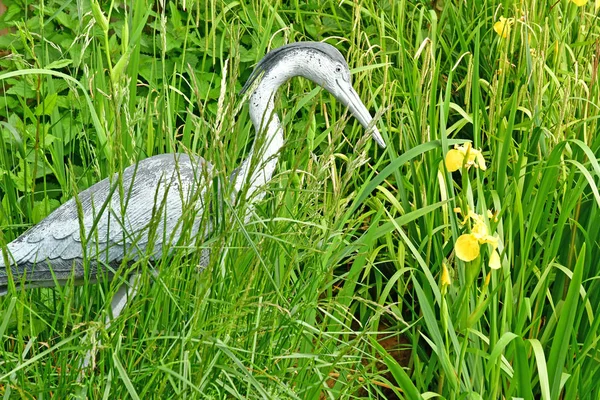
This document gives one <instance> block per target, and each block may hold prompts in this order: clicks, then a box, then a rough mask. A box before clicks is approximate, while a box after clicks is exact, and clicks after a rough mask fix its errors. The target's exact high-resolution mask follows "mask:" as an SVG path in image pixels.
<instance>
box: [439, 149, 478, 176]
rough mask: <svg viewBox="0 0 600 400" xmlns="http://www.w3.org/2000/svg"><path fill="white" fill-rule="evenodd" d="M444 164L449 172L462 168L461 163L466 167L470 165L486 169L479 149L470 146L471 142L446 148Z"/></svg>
mask: <svg viewBox="0 0 600 400" xmlns="http://www.w3.org/2000/svg"><path fill="white" fill-rule="evenodd" d="M445 164H446V168H447V169H448V171H450V172H454V171H458V170H459V169H461V168H462V166H463V164H464V166H465V168H467V169H469V168H470V167H471V166H473V167H475V168H481V170H482V171H485V170H486V169H487V167H486V165H485V159H484V158H483V154H481V150H477V149H474V148H473V147H472V146H471V143H467V144H465V145H463V146H458V145H457V146H454V148H453V149H451V150H448V153H446V159H445Z"/></svg>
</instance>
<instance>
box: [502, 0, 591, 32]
mask: <svg viewBox="0 0 600 400" xmlns="http://www.w3.org/2000/svg"><path fill="white" fill-rule="evenodd" d="M572 1H573V0H572ZM579 1H581V0H579ZM586 1H587V0H586ZM513 23H514V20H513V19H512V18H504V17H500V20H499V21H497V22H496V23H495V24H494V31H495V32H496V33H497V34H498V35H500V37H502V38H504V39H506V38H508V37H509V36H510V28H511V27H512V24H513Z"/></svg>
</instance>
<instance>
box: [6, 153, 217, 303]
mask: <svg viewBox="0 0 600 400" xmlns="http://www.w3.org/2000/svg"><path fill="white" fill-rule="evenodd" d="M211 173H212V166H211V164H210V163H208V162H206V161H205V160H204V159H202V158H200V157H194V158H192V157H190V156H188V155H187V154H161V155H157V156H154V157H150V158H147V159H145V160H142V161H140V162H139V163H137V164H134V165H132V166H130V167H128V168H126V169H125V170H124V171H123V174H122V175H121V176H119V175H114V176H112V177H109V178H106V179H104V180H102V181H100V182H98V183H97V184H95V185H93V186H91V187H90V188H88V189H86V190H84V191H82V192H81V193H79V195H78V196H77V201H78V202H79V204H80V206H81V211H78V205H77V202H76V200H75V198H73V199H70V200H69V201H67V202H65V203H64V204H63V205H61V206H60V207H59V208H58V209H56V210H55V211H54V212H52V213H51V214H50V215H49V216H48V217H47V218H46V219H44V220H43V221H41V222H40V223H39V224H37V225H35V226H34V227H32V228H31V229H29V230H28V231H27V232H25V233H24V234H23V235H21V236H20V237H19V238H17V239H16V240H14V241H13V242H11V243H9V244H8V246H7V250H8V252H7V253H8V254H7V255H8V259H9V260H10V262H11V265H12V266H13V267H12V275H13V277H14V279H15V283H16V284H17V287H18V286H19V284H20V283H21V282H20V280H21V278H22V277H23V275H25V279H26V281H25V282H24V283H25V287H36V286H54V285H55V279H56V280H57V281H58V283H63V282H65V281H66V280H67V279H70V278H74V279H75V281H81V280H82V279H83V277H84V265H83V260H84V254H83V253H84V251H83V242H82V239H83V240H85V242H86V246H85V250H86V251H85V252H86V254H85V257H86V258H87V259H88V260H89V275H88V277H87V278H88V279H89V280H90V281H92V282H93V281H95V280H96V278H97V273H98V272H99V267H100V272H101V273H105V274H107V278H109V279H110V277H111V276H112V275H113V273H114V270H116V269H117V268H118V267H119V266H120V264H121V263H122V262H123V261H124V260H125V261H136V260H137V259H138V258H139V257H141V256H149V257H150V258H154V259H157V258H160V257H161V255H162V251H163V247H164V245H169V244H176V243H177V242H178V240H179V237H180V236H181V228H182V226H183V218H182V214H183V213H184V211H185V212H187V213H193V214H195V215H194V216H192V219H193V223H192V224H191V225H192V227H193V228H192V232H191V235H193V236H195V235H196V234H197V232H198V230H199V227H200V225H201V222H202V221H201V218H202V216H203V215H202V209H203V203H204V200H205V196H206V192H207V189H208V186H209V185H210V184H211V182H212V179H211ZM79 213H81V216H82V219H81V224H80V218H79ZM81 225H82V226H83V227H84V228H85V231H84V235H83V238H82V234H81V228H80V226H81ZM7 285H8V271H7V269H6V267H5V265H4V261H3V260H2V259H0V295H2V294H5V293H6V291H7V288H8V286H7Z"/></svg>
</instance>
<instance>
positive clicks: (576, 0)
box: [571, 0, 588, 7]
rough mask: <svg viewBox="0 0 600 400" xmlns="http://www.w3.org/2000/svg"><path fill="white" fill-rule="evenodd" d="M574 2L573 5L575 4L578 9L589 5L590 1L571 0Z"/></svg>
mask: <svg viewBox="0 0 600 400" xmlns="http://www.w3.org/2000/svg"><path fill="white" fill-rule="evenodd" d="M571 1H572V2H573V4H575V5H576V6H577V7H583V6H585V5H586V4H587V2H588V0H571Z"/></svg>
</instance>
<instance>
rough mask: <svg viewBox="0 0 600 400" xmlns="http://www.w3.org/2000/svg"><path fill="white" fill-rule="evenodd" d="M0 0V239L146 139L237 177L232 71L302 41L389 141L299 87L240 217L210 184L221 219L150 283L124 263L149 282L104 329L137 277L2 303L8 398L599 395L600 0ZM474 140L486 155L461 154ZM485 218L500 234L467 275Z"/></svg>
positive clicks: (2, 369) (143, 152)
mask: <svg viewBox="0 0 600 400" xmlns="http://www.w3.org/2000/svg"><path fill="white" fill-rule="evenodd" d="M3 2H4V4H5V5H6V6H7V7H8V11H7V12H6V13H5V14H4V15H3V16H2V17H0V30H1V29H3V28H9V29H10V34H6V35H2V36H0V54H1V55H2V56H1V57H0V70H1V71H2V72H0V93H1V95H0V135H1V140H0V198H1V207H0V233H1V234H0V242H2V244H4V243H6V242H9V241H10V240H13V239H15V238H16V237H17V236H18V235H19V234H20V233H22V232H23V231H24V230H25V229H27V227H29V226H31V225H32V224H35V223H37V222H39V221H40V220H41V219H42V218H43V217H44V216H46V215H47V214H48V213H49V212H51V211H52V210H53V209H55V208H56V207H57V206H58V205H59V204H60V203H63V202H64V201H66V200H67V199H69V198H71V197H72V196H73V195H74V194H75V193H78V192H79V191H80V190H82V189H84V188H86V187H89V186H90V185H92V184H94V183H95V182H97V181H99V180H100V179H102V178H104V177H106V176H108V175H110V174H111V173H113V172H116V171H121V170H122V169H124V168H125V167H127V166H128V165H130V164H132V163H134V162H135V161H137V160H139V159H142V158H145V157H148V156H152V155H155V154H160V153H164V152H174V151H182V152H191V153H194V154H199V155H201V156H202V157H204V158H205V159H207V160H209V161H210V162H211V163H212V164H213V165H214V166H215V169H216V171H218V175H217V177H216V178H215V179H216V181H225V180H226V179H227V177H229V176H230V174H231V173H232V171H233V169H234V168H235V167H237V166H238V165H239V163H240V161H241V159H242V158H243V157H244V156H245V155H246V154H247V152H248V143H249V142H250V141H251V140H252V139H253V137H254V132H253V130H252V129H251V124H250V121H249V118H248V116H247V111H246V110H247V109H246V108H244V107H242V104H241V102H240V100H241V99H240V98H239V96H238V93H239V90H240V89H241V85H242V84H243V83H244V81H245V79H246V78H247V77H248V75H249V74H250V72H251V70H252V67H253V65H254V64H255V63H256V62H257V61H258V60H259V59H260V58H261V57H262V56H263V55H264V54H265V53H266V52H267V51H268V50H269V49H271V48H274V47H277V46H280V45H282V44H284V43H286V42H291V41H298V40H324V39H327V41H328V42H329V43H332V44H335V45H336V46H337V47H338V48H339V49H340V50H341V51H342V52H343V53H344V54H345V55H346V57H347V59H348V60H349V63H350V66H351V68H353V70H354V75H353V81H354V85H355V87H356V89H357V91H358V92H359V94H360V96H361V98H362V99H363V100H364V101H365V103H366V104H367V106H368V107H369V108H370V109H371V110H372V112H374V113H377V116H378V118H379V119H378V120H379V123H378V126H379V127H380V129H381V130H382V131H383V134H384V136H385V137H386V138H387V140H388V144H389V146H388V148H387V149H386V150H385V151H381V150H379V149H377V148H376V146H374V144H373V143H372V141H370V140H368V139H367V138H366V136H365V135H364V131H363V130H362V129H361V128H360V127H359V125H358V123H356V122H355V121H353V120H348V121H346V118H345V117H346V111H345V110H344V109H343V108H342V107H341V106H340V105H338V104H336V103H335V100H334V99H333V97H332V96H330V95H328V94H327V93H325V92H323V91H320V90H318V89H315V86H314V85H313V84H311V83H310V82H308V81H306V80H303V79H296V80H294V81H292V82H291V83H290V84H289V86H288V87H286V88H285V89H284V90H282V93H281V94H280V95H281V96H280V99H279V101H278V110H279V112H280V114H281V115H282V120H283V121H284V125H285V131H286V146H285V147H284V149H283V150H282V153H281V156H280V161H279V164H278V169H277V174H276V176H275V178H274V180H273V181H272V182H271V183H270V184H269V186H268V188H267V189H266V190H267V196H266V197H265V199H264V200H263V201H262V202H260V204H258V207H257V210H256V215H254V216H253V218H252V219H251V220H250V222H249V223H248V224H244V223H243V222H242V221H243V220H244V215H245V214H244V210H243V209H238V208H234V207H232V206H231V203H230V202H229V201H228V200H227V196H224V195H223V194H222V193H215V194H214V198H213V202H214V204H215V205H218V207H217V206H215V207H213V208H212V210H213V211H214V213H218V215H217V216H216V217H215V221H216V223H215V227H214V231H215V233H214V234H213V235H212V236H211V237H210V238H208V239H207V241H206V242H204V243H198V242H196V241H195V240H194V239H193V238H189V237H188V238H183V239H182V241H181V242H180V243H177V244H174V246H173V251H172V253H171V254H170V255H168V256H165V257H164V258H163V259H162V260H160V261H159V262H158V263H157V265H156V268H157V270H158V271H159V273H158V276H157V277H154V276H153V275H152V274H151V272H150V267H151V265H150V262H149V260H140V261H139V262H137V263H135V265H134V266H131V268H139V269H141V270H142V271H143V274H142V282H141V286H140V288H141V289H140V294H139V295H138V296H137V297H136V298H135V300H134V301H132V303H131V304H130V305H129V306H128V307H127V308H126V310H125V311H124V313H123V314H122V315H121V316H120V317H119V318H117V320H115V321H114V322H113V323H112V324H111V325H110V326H109V327H107V326H106V325H105V324H104V320H105V317H106V315H107V312H108V307H109V304H110V298H111V296H112V294H113V293H114V292H115V291H116V290H117V288H118V286H119V285H120V284H121V283H122V281H123V279H124V277H125V275H126V272H127V271H129V269H128V268H130V267H129V266H126V265H124V266H123V269H122V271H120V273H119V275H118V276H117V279H115V281H113V282H112V283H111V282H100V284H98V285H95V284H89V283H88V284H85V285H83V286H73V285H71V284H67V285H66V286H65V287H60V288H56V289H33V290H29V291H26V292H17V293H16V294H15V295H10V294H9V295H7V296H4V297H2V298H0V337H1V340H0V343H2V344H1V345H0V353H1V357H0V360H1V361H0V394H1V395H3V396H4V398H13V397H14V398H31V397H36V398H42V397H49V396H52V397H55V398H67V397H68V396H69V395H72V394H74V393H79V395H80V396H82V397H86V396H87V397H90V398H100V397H103V398H144V397H151V398H276V399H279V398H282V399H288V398H289V399H313V398H331V399H333V398H394V396H395V397H397V398H407V399H413V398H418V397H421V398H435V397H440V398H446V399H470V398H473V399H475V398H507V399H508V398H524V399H538V398H542V399H552V400H554V399H559V398H569V399H575V398H581V399H584V398H598V396H600V383H599V382H600V381H599V380H598V379H597V377H598V375H599V373H600V363H599V362H598V358H599V356H600V354H599V353H598V350H597V348H598V341H599V338H600V335H599V332H598V328H599V324H600V318H599V317H600V314H599V313H598V310H599V309H600V290H598V289H599V287H598V286H599V285H600V280H599V279H598V276H599V270H598V265H597V260H599V259H600V224H598V223H597V221H598V220H599V219H600V193H599V190H598V187H599V185H600V162H599V160H598V159H599V157H600V135H597V134H596V133H597V132H598V118H597V115H598V108H599V106H600V100H599V97H600V96H599V95H600V89H599V85H598V82H597V72H598V60H597V59H598V57H597V54H598V45H597V42H598V37H599V35H600V28H599V27H600V24H599V23H598V22H599V21H598V16H597V11H594V5H593V4H587V5H585V6H583V7H576V6H575V4H574V3H572V2H570V1H567V0H562V1H559V2H556V3H554V2H553V3H552V4H546V3H543V2H535V1H524V2H520V3H514V2H510V1H509V2H503V3H498V2H489V1H481V0H476V1H472V2H450V1H434V2H407V1H383V2H375V1H370V0H367V1H363V2H359V3H353V2H347V1H342V2H339V1H335V2H331V1H329V2H317V1H308V2H260V1H252V2H238V1H218V2H216V1H210V2H193V3H189V2H187V3H182V2H179V3H178V2H167V3H165V4H164V7H163V5H162V3H160V2H159V3H155V4H148V3H147V2H145V1H143V0H134V1H131V2H126V3H115V2H112V3H111V2H102V3H98V2H96V1H93V2H64V1H56V0H49V1H45V2H41V3H35V4H32V3H24V2H20V1H16V0H4V1H3ZM594 13H595V14H594ZM500 16H504V17H506V18H509V20H508V21H509V22H508V24H509V27H510V29H509V31H508V37H507V38H502V37H501V36H500V35H499V34H497V33H496V32H495V31H494V23H496V22H497V21H499V20H500ZM465 142H471V143H472V144H473V147H474V148H475V149H481V150H482V154H483V157H484V159H485V162H486V165H487V169H485V170H483V169H481V168H480V169H476V168H473V167H471V168H467V166H466V165H464V166H463V167H462V168H461V169H460V170H459V171H456V172H449V171H448V170H447V169H446V168H445V163H444V159H445V157H446V155H447V154H448V151H449V150H450V149H452V148H453V147H454V146H455V145H459V144H464V143H465ZM456 208H460V213H456V212H455V211H454V210H455V209H456ZM488 210H490V213H489V214H488V212H487V211H488ZM468 211H471V212H473V213H476V214H478V215H481V216H482V217H481V218H482V220H483V224H484V226H485V227H486V229H487V230H488V233H489V234H490V235H491V236H493V237H494V238H495V239H496V240H497V247H496V248H493V247H492V246H491V245H490V244H488V243H485V244H482V245H481V253H480V255H479V256H478V257H477V258H475V259H474V260H473V261H470V262H464V261H461V260H460V259H459V258H458V257H456V256H455V255H456V254H455V253H456V252H455V248H454V245H455V243H456V241H457V239H458V238H459V237H460V236H461V235H463V234H472V233H473V232H475V231H476V229H477V228H476V224H475V223H474V221H473V220H472V219H469V218H468V215H469V214H468ZM465 217H467V218H465ZM183 223H184V226H190V225H189V224H190V223H191V220H190V221H184V222H183ZM185 224H188V225H185ZM206 247H210V248H212V249H213V251H212V254H211V262H210V265H209V267H208V268H207V269H206V270H205V271H204V272H202V273H201V274H198V273H197V265H198V263H199V257H200V251H199V250H200V249H202V248H206ZM494 251H497V253H498V255H499V258H500V268H499V269H492V268H491V267H490V263H489V260H490V258H491V257H492V254H493V252H494ZM445 271H446V272H447V276H446V275H445V273H444V272H445ZM97 337H98V338H101V340H102V341H101V344H100V343H99V342H98V341H97V340H96V339H95V338H97ZM91 346H98V352H97V357H96V358H95V359H94V365H95V369H94V371H93V372H91V371H90V372H89V373H86V374H84V378H83V380H82V382H81V383H78V382H77V377H78V376H79V374H80V371H79V369H78V367H77V366H78V365H79V363H80V362H81V359H82V357H83V354H84V353H85V351H87V350H88V349H89V348H90V347H91Z"/></svg>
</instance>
